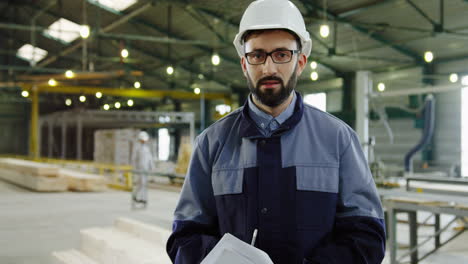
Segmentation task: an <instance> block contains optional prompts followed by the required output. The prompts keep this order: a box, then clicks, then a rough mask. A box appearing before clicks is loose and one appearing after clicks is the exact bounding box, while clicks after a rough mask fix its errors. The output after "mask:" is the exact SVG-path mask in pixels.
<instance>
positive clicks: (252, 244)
mask: <svg viewBox="0 0 468 264" xmlns="http://www.w3.org/2000/svg"><path fill="white" fill-rule="evenodd" d="M257 233H258V230H257V229H255V230H254V232H253V236H252V242H251V243H250V245H251V246H254V245H255V240H256V239H257Z"/></svg>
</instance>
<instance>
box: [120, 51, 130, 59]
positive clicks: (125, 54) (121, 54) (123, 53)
mask: <svg viewBox="0 0 468 264" xmlns="http://www.w3.org/2000/svg"><path fill="white" fill-rule="evenodd" d="M128 55H129V54H128V50H127V49H122V50H121V51H120V56H122V58H124V59H126V58H127V57H128Z"/></svg>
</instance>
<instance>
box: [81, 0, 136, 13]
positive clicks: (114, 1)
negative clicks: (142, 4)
mask: <svg viewBox="0 0 468 264" xmlns="http://www.w3.org/2000/svg"><path fill="white" fill-rule="evenodd" d="M88 2H90V3H91V4H95V5H97V6H100V7H104V8H108V9H111V10H113V11H123V10H125V9H127V8H128V7H129V6H131V5H133V4H135V3H136V2H137V0H88Z"/></svg>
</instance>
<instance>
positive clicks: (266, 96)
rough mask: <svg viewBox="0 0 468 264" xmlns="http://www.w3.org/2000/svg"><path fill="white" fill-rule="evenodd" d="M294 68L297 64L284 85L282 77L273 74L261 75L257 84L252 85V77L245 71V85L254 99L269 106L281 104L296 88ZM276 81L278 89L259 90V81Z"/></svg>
mask: <svg viewBox="0 0 468 264" xmlns="http://www.w3.org/2000/svg"><path fill="white" fill-rule="evenodd" d="M296 68H297V64H296V66H295V67H294V71H293V73H292V75H291V78H289V81H288V83H287V84H286V86H284V82H283V79H281V78H279V77H275V76H266V77H263V78H262V79H260V80H258V82H257V85H255V86H254V84H253V81H252V79H251V78H250V75H249V74H248V73H247V85H248V86H249V90H250V92H251V93H252V94H253V96H255V99H257V100H258V101H260V103H262V104H263V105H266V106H269V107H276V106H278V105H280V104H282V103H283V102H284V101H286V99H288V97H289V95H290V94H291V92H292V91H293V90H294V88H296V83H297V73H296ZM268 80H272V81H278V82H279V83H280V90H279V91H275V90H273V89H266V90H265V91H264V92H262V91H261V89H260V86H261V82H264V81H268Z"/></svg>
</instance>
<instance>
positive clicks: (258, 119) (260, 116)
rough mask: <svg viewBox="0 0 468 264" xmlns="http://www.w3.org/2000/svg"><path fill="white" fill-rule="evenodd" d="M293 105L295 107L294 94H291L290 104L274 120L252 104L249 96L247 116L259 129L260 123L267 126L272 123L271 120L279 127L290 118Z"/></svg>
mask: <svg viewBox="0 0 468 264" xmlns="http://www.w3.org/2000/svg"><path fill="white" fill-rule="evenodd" d="M295 105H296V93H295V92H293V99H292V101H291V103H290V104H289V105H288V107H287V108H286V109H285V110H284V111H283V112H281V114H280V115H279V116H277V117H276V118H275V117H273V116H271V115H269V114H267V113H265V112H263V111H262V110H260V109H259V108H258V107H257V106H256V105H255V104H254V102H253V101H252V94H250V95H249V98H248V106H249V115H250V116H251V117H252V119H253V120H254V122H255V123H256V124H257V126H259V127H261V124H262V123H263V124H269V123H270V122H271V121H272V119H275V120H276V122H278V124H279V125H281V124H282V123H283V122H284V121H286V120H287V119H288V118H290V117H291V116H292V115H293V113H294V106H295Z"/></svg>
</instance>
